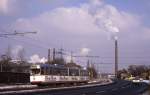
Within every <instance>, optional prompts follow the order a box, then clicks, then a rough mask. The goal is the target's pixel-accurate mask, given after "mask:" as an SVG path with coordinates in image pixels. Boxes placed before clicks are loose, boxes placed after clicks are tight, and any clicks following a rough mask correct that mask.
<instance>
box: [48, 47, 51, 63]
mask: <svg viewBox="0 0 150 95" xmlns="http://www.w3.org/2000/svg"><path fill="white" fill-rule="evenodd" d="M50 53H51V52H50V49H48V63H50V61H51V56H50Z"/></svg>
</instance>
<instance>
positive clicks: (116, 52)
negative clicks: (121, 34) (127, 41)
mask: <svg viewBox="0 0 150 95" xmlns="http://www.w3.org/2000/svg"><path fill="white" fill-rule="evenodd" d="M117 76H118V40H117V37H116V38H115V77H116V78H117Z"/></svg>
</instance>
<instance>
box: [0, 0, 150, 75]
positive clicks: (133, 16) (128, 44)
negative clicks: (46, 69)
mask: <svg viewBox="0 0 150 95" xmlns="http://www.w3.org/2000/svg"><path fill="white" fill-rule="evenodd" d="M149 17H150V1H149V0H0V33H1V34H3V33H6V32H7V33H11V32H13V31H14V30H16V31H18V32H30V31H37V34H35V35H33V34H30V35H25V36H21V37H20V36H11V37H8V38H5V37H0V43H1V45H0V55H1V54H4V53H5V52H6V49H7V47H8V46H9V47H11V50H12V56H13V57H14V58H15V54H16V53H17V52H18V51H19V50H21V49H22V48H24V50H25V55H26V58H27V59H28V60H31V59H34V58H32V57H36V58H37V57H40V58H43V57H46V56H47V49H48V48H54V47H55V48H57V49H59V48H64V49H65V50H67V51H73V52H74V53H75V54H77V55H80V54H81V53H83V51H85V52H86V53H87V52H88V54H89V55H98V56H100V58H99V59H90V60H92V61H93V62H95V63H103V64H100V65H99V67H100V70H101V71H108V72H111V71H113V67H114V65H113V63H114V40H113V38H114V36H117V37H118V44H119V46H118V47H119V67H120V68H125V67H127V66H128V65H133V64H139V65H140V64H144V65H149V64H150V44H149V43H150V22H149ZM36 58H35V59H36ZM76 60H77V59H76ZM78 62H79V63H80V64H82V65H85V62H86V58H84V59H80V60H79V59H78ZM110 63H111V64H110Z"/></svg>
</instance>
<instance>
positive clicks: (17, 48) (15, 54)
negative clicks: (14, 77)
mask: <svg viewBox="0 0 150 95" xmlns="http://www.w3.org/2000/svg"><path fill="white" fill-rule="evenodd" d="M23 49H24V47H23V46H21V45H17V46H15V47H13V49H12V55H13V57H14V58H15V59H16V58H18V54H19V52H20V51H23Z"/></svg>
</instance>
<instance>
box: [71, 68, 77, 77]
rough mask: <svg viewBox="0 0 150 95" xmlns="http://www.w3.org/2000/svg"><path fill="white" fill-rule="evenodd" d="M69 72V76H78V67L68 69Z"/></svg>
mask: <svg viewBox="0 0 150 95" xmlns="http://www.w3.org/2000/svg"><path fill="white" fill-rule="evenodd" d="M69 74H70V76H79V70H78V69H70V71H69Z"/></svg>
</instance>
